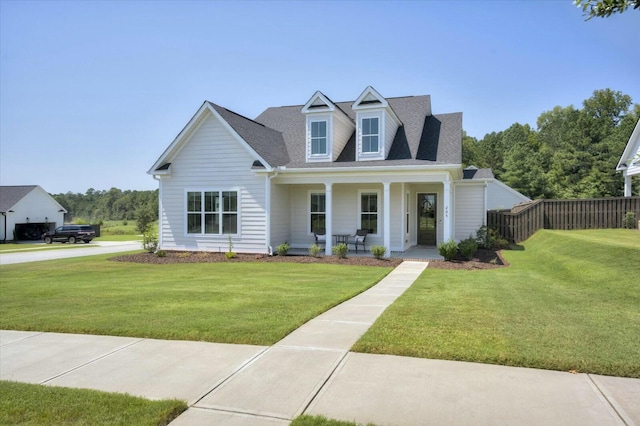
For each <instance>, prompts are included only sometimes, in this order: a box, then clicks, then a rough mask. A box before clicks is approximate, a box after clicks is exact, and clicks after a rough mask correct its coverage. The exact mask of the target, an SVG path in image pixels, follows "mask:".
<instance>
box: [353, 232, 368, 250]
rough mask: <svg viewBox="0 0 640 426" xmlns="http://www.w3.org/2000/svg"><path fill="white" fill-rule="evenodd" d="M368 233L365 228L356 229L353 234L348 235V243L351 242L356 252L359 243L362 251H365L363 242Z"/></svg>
mask: <svg viewBox="0 0 640 426" xmlns="http://www.w3.org/2000/svg"><path fill="white" fill-rule="evenodd" d="M368 233H369V231H367V230H366V229H358V230H357V231H356V234H355V235H352V236H351V237H349V244H353V245H354V246H355V249H356V253H357V252H358V246H359V245H360V246H362V251H366V248H365V246H364V244H365V241H366V240H367V234H368Z"/></svg>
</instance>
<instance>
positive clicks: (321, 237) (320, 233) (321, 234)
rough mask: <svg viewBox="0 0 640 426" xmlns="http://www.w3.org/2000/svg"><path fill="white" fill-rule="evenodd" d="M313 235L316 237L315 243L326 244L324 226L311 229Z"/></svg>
mask: <svg viewBox="0 0 640 426" xmlns="http://www.w3.org/2000/svg"><path fill="white" fill-rule="evenodd" d="M313 236H314V237H315V238H316V245H317V246H318V247H319V246H321V245H322V246H325V247H326V245H327V231H326V230H325V229H324V228H318V229H316V230H315V231H313Z"/></svg>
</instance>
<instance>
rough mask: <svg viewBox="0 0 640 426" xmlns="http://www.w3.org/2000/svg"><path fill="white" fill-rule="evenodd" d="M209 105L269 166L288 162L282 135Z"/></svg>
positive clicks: (219, 107) (262, 125) (233, 113)
mask: <svg viewBox="0 0 640 426" xmlns="http://www.w3.org/2000/svg"><path fill="white" fill-rule="evenodd" d="M209 104H210V105H211V107H213V109H215V110H216V112H217V113H218V114H220V116H222V118H223V119H224V120H225V121H226V122H227V123H229V125H230V126H231V127H232V128H233V130H235V131H236V132H237V133H238V134H239V135H240V137H242V139H244V140H245V141H246V142H247V143H248V144H249V145H250V146H251V147H252V148H253V149H254V151H256V152H257V153H258V155H260V157H262V158H263V159H264V160H265V161H266V162H267V163H269V164H270V165H271V166H284V165H286V164H287V163H288V162H289V155H288V154H287V150H286V147H285V145H284V140H283V138H282V133H280V132H279V131H277V130H273V129H272V128H271V129H270V128H269V127H266V126H265V125H264V124H260V123H258V122H255V121H253V120H251V119H249V118H247V117H243V116H242V115H240V114H237V113H235V112H233V111H230V110H228V109H226V108H223V107H221V106H220V105H216V104H214V103H213V102H209Z"/></svg>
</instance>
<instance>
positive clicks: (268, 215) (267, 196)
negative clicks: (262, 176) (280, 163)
mask: <svg viewBox="0 0 640 426" xmlns="http://www.w3.org/2000/svg"><path fill="white" fill-rule="evenodd" d="M278 173H280V172H279V171H278V169H277V168H276V170H275V174H274V175H269V174H267V179H266V181H265V200H266V201H265V210H266V211H265V213H266V220H265V223H266V227H267V229H266V234H267V235H266V237H267V238H266V240H267V241H266V243H267V251H268V253H269V256H273V247H271V180H272V179H273V178H274V177H276V176H278Z"/></svg>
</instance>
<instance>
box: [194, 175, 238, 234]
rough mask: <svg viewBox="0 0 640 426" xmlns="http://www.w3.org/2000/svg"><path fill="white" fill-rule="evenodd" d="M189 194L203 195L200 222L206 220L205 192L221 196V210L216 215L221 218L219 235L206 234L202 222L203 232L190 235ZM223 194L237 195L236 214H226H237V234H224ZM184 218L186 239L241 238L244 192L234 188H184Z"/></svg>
mask: <svg viewBox="0 0 640 426" xmlns="http://www.w3.org/2000/svg"><path fill="white" fill-rule="evenodd" d="M189 192H199V193H200V194H201V195H202V199H201V201H200V202H201V206H200V215H201V216H200V220H201V221H202V220H203V218H204V214H205V213H206V212H205V211H204V193H205V192H217V193H218V196H219V200H220V203H221V205H220V208H219V210H218V211H217V212H214V213H216V214H217V215H218V216H219V219H220V220H219V224H218V231H219V232H218V233H216V234H211V233H205V232H204V231H205V230H204V222H203V221H202V222H201V226H202V230H201V232H199V233H197V234H196V233H190V232H189V211H188V204H189ZM223 192H235V193H236V197H237V200H236V203H237V205H236V211H235V212H226V213H235V214H236V216H237V219H236V221H237V222H236V233H235V234H225V233H223V232H222V225H223V216H224V214H225V211H224V206H223V205H222V193H223ZM183 203H184V204H183V215H184V216H183V217H184V229H183V233H184V237H186V238H207V239H225V240H226V239H228V238H229V235H231V237H241V236H242V232H241V230H242V213H241V212H242V207H241V206H242V190H241V189H240V188H238V187H233V188H202V187H200V188H184V198H183Z"/></svg>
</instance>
